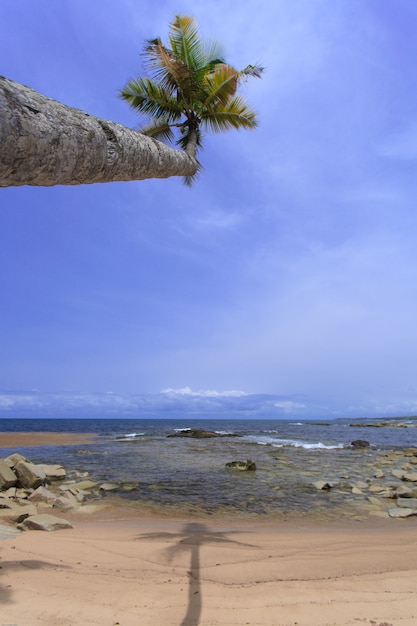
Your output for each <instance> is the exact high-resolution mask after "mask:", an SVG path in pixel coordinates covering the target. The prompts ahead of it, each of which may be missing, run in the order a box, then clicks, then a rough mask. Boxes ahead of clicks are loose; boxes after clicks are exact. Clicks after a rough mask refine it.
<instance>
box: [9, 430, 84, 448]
mask: <svg viewBox="0 0 417 626" xmlns="http://www.w3.org/2000/svg"><path fill="white" fill-rule="evenodd" d="M95 438H96V435H94V434H92V433H54V432H52V433H46V432H39V433H28V432H24V433H13V432H8V433H5V432H0V448H15V449H16V451H18V449H19V448H31V447H32V448H33V447H36V446H60V445H62V446H64V445H71V444H74V445H76V444H81V443H91V442H92V441H94V439H95Z"/></svg>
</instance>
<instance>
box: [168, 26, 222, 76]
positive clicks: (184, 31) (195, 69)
mask: <svg viewBox="0 0 417 626" xmlns="http://www.w3.org/2000/svg"><path fill="white" fill-rule="evenodd" d="M169 43H170V45H171V49H172V51H173V53H174V54H175V55H176V56H177V57H178V58H179V59H181V61H182V62H183V63H184V65H185V66H186V67H187V68H188V69H189V70H190V73H191V74H192V75H193V76H194V77H195V78H196V80H199V79H201V73H202V72H204V71H205V69H206V68H207V64H208V63H210V62H212V61H213V60H214V58H211V57H207V54H206V46H205V44H204V41H203V39H202V38H201V36H200V33H199V31H198V25H197V22H196V21H195V20H194V18H193V17H190V16H188V15H176V16H175V19H174V21H173V22H172V24H171V29H170V35H169ZM216 57H217V54H216Z"/></svg>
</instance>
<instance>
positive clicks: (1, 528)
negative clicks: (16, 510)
mask: <svg viewBox="0 0 417 626" xmlns="http://www.w3.org/2000/svg"><path fill="white" fill-rule="evenodd" d="M17 535H20V531H19V530H17V528H15V527H14V526H9V525H6V524H1V523H0V539H14V537H17Z"/></svg>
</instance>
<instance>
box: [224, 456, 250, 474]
mask: <svg viewBox="0 0 417 626" xmlns="http://www.w3.org/2000/svg"><path fill="white" fill-rule="evenodd" d="M226 467H227V468H228V469H235V470H239V471H241V472H254V471H255V470H256V463H254V461H251V459H248V460H247V461H231V462H230V463H226Z"/></svg>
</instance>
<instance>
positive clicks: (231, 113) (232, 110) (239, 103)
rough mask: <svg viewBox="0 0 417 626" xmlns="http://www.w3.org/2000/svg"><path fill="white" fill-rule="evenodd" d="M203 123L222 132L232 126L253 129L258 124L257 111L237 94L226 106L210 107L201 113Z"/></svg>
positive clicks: (214, 130)
mask: <svg viewBox="0 0 417 626" xmlns="http://www.w3.org/2000/svg"><path fill="white" fill-rule="evenodd" d="M201 123H202V124H203V125H204V126H205V127H206V128H207V129H208V130H210V131H211V132H213V133H221V132H223V131H225V130H229V129H231V128H236V129H237V130H239V129H240V128H247V129H253V128H256V127H257V125H258V120H257V119H256V113H255V111H254V110H253V109H251V108H250V107H249V106H248V105H247V104H246V103H245V101H244V100H243V98H242V97H241V96H235V97H234V98H232V99H231V100H230V101H229V102H228V103H227V104H226V106H224V107H220V106H218V107H215V108H213V109H211V110H210V109H208V110H207V111H206V112H205V113H204V114H202V115H201Z"/></svg>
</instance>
